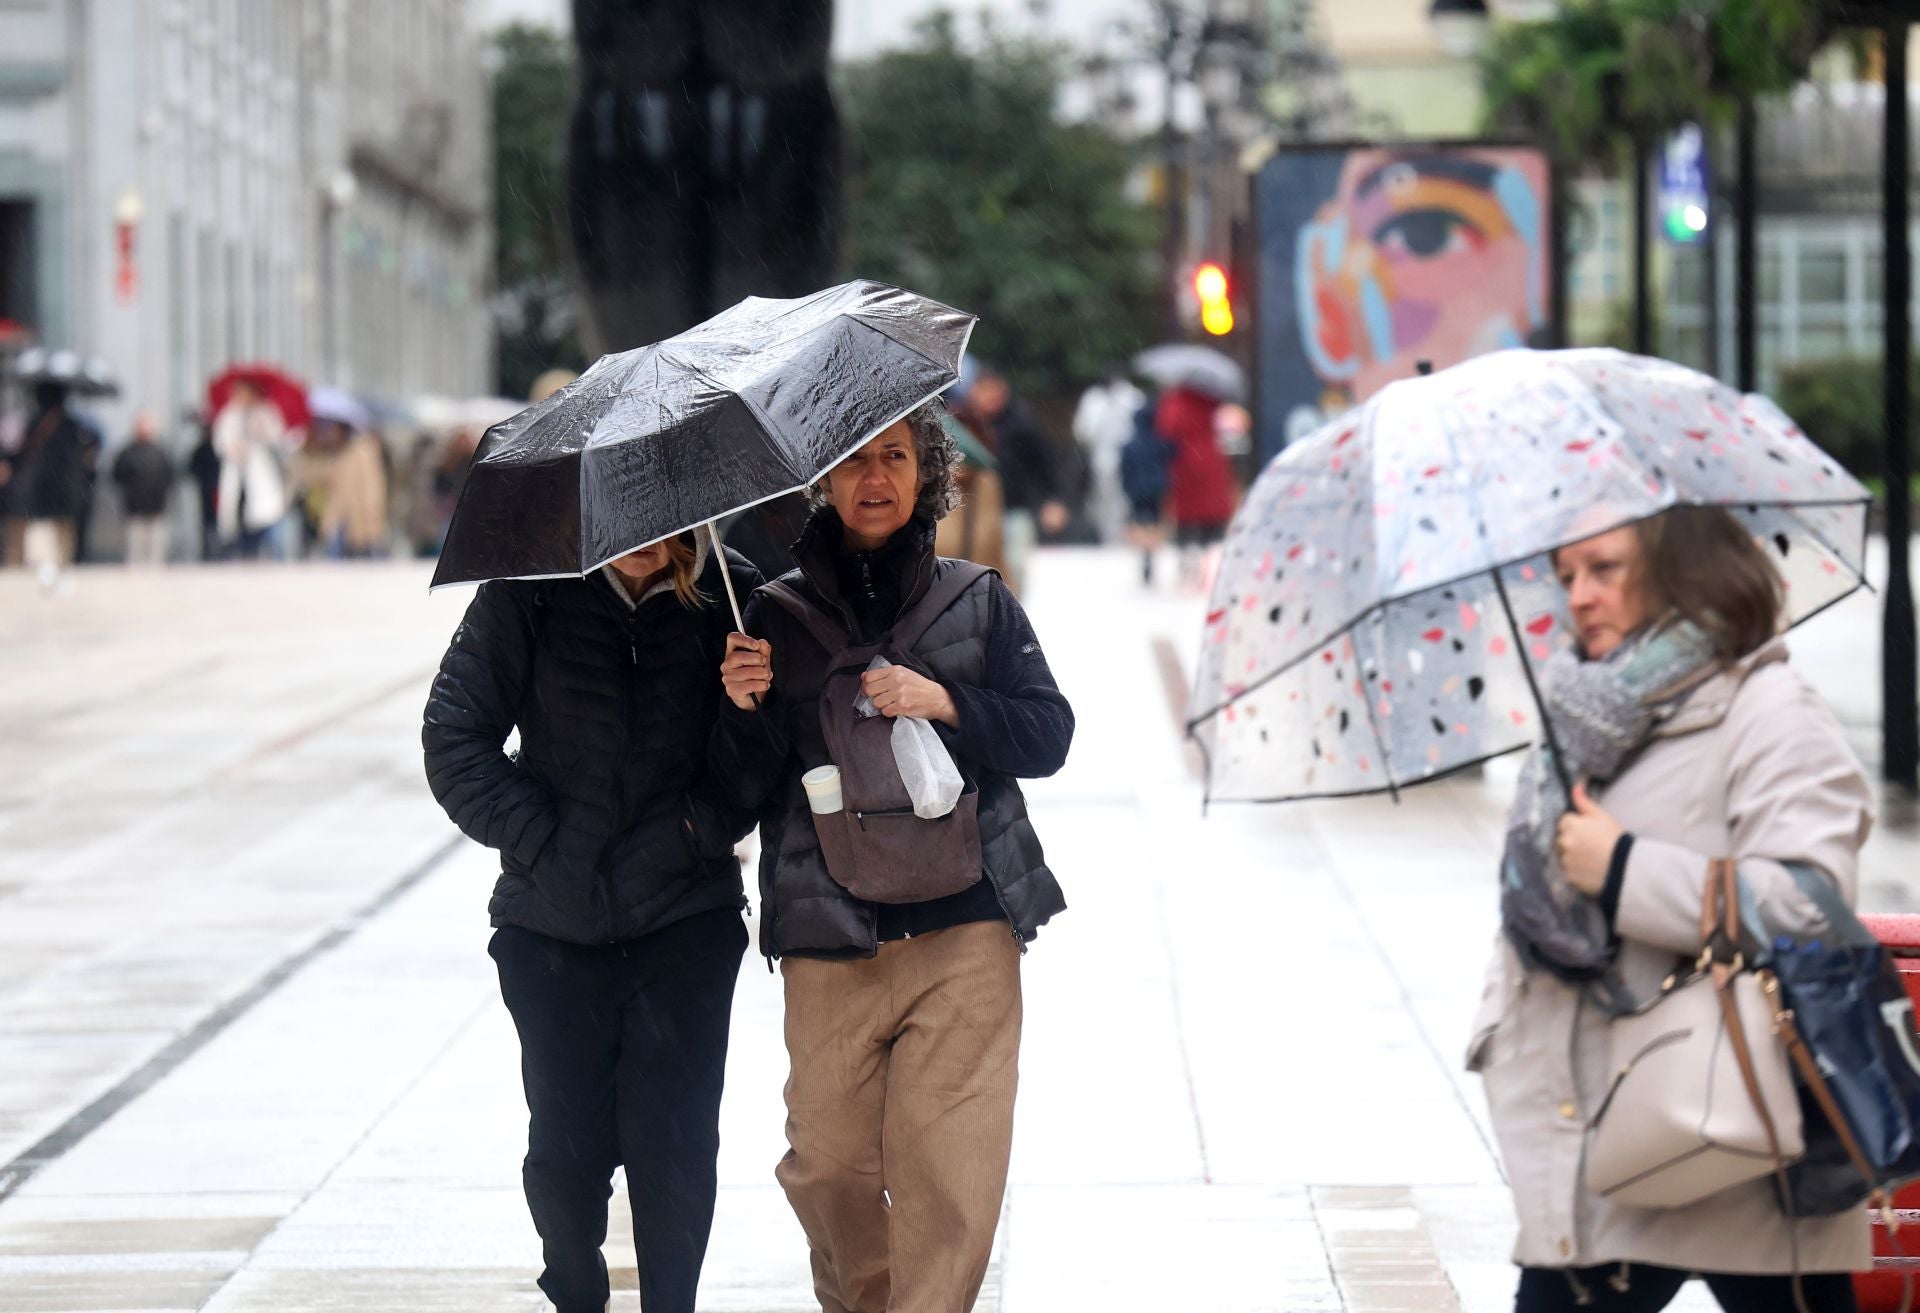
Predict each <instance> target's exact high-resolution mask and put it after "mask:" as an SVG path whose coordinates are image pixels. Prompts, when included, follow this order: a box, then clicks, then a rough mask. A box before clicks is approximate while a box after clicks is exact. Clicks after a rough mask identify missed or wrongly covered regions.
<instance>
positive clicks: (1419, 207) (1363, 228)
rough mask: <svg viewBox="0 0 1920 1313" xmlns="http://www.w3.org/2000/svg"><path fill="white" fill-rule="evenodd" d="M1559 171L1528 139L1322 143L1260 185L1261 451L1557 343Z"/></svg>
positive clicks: (1279, 160) (1286, 161) (1267, 172)
mask: <svg viewBox="0 0 1920 1313" xmlns="http://www.w3.org/2000/svg"><path fill="white" fill-rule="evenodd" d="M1551 195H1552V193H1551V185H1550V173H1549V167H1548V164H1547V161H1546V158H1545V156H1544V155H1543V154H1542V153H1541V152H1540V151H1538V150H1535V149H1532V148H1529V147H1516V146H1492V145H1474V144H1471V143H1466V144H1458V145H1415V146H1398V147H1392V148H1380V147H1372V146H1313V147H1304V148H1299V149H1287V150H1284V151H1282V152H1281V153H1279V154H1278V155H1276V156H1275V157H1274V158H1273V159H1272V160H1270V161H1269V162H1268V163H1267V165H1266V167H1265V168H1264V169H1262V170H1261V173H1260V176H1259V179H1258V181H1257V183H1256V202H1255V204H1256V211H1257V223H1258V228H1259V234H1260V261H1259V264H1260V269H1259V288H1260V290H1259V297H1260V314H1259V316H1258V320H1257V322H1258V325H1259V328H1258V332H1259V335H1260V341H1259V375H1260V395H1259V400H1260V415H1259V429H1260V441H1261V447H1262V451H1263V452H1264V453H1265V454H1267V455H1269V456H1270V455H1272V454H1273V453H1274V452H1276V451H1278V450H1279V449H1280V448H1281V447H1282V446H1284V445H1285V444H1286V443H1288V442H1291V441H1294V440H1295V439H1297V438H1300V437H1303V436H1305V435H1306V434H1307V433H1310V432H1312V431H1313V430H1314V429H1315V428H1317V427H1318V426H1319V425H1320V424H1321V423H1322V422H1324V421H1325V420H1327V419H1330V418H1333V417H1335V416H1337V415H1339V414H1341V413H1342V412H1344V411H1346V410H1347V409H1349V408H1350V407H1352V406H1355V405H1358V404H1360V403H1361V402H1364V401H1366V400H1367V399H1368V398H1370V397H1372V396H1373V395H1374V393H1376V392H1378V391H1379V390H1380V389H1381V388H1382V387H1384V386H1385V385H1386V384H1388V383H1390V382H1392V381H1394V380H1395V379H1400V378H1410V377H1412V376H1413V375H1414V374H1416V373H1417V372H1418V368H1419V365H1420V362H1422V361H1426V362H1430V363H1431V364H1432V366H1433V368H1435V369H1445V368H1447V367H1448V366H1450V365H1455V364H1458V363H1459V362H1460V361H1462V360H1465V359H1467V358H1469V357H1471V356H1476V355H1480V354H1483V353H1485V352H1488V351H1498V350H1502V349H1504V348H1507V347H1516V346H1545V345H1550V341H1549V339H1550V337H1551V335H1552V332H1553V324H1554V318H1555V306H1554V304H1553V280H1552V278H1551V276H1550V264H1549V261H1550V260H1551V257H1552V245H1553V243H1552V234H1553V221H1554V216H1553V213H1552V200H1551Z"/></svg>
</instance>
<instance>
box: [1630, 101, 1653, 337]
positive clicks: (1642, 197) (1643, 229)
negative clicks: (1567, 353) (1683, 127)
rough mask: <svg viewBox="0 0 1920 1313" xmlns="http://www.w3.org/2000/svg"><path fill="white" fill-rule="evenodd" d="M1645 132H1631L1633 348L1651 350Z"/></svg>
mask: <svg viewBox="0 0 1920 1313" xmlns="http://www.w3.org/2000/svg"><path fill="white" fill-rule="evenodd" d="M1649 172H1650V168H1649V161H1648V159H1647V134H1646V133H1645V132H1643V131H1642V132H1635V133H1634V134H1633V349H1634V351H1635V353H1636V354H1638V355H1643V356H1645V355H1651V354H1652V353H1653V304H1652V296H1651V293H1650V290H1649V288H1650V279H1651V276H1652V270H1651V268H1649V266H1650V265H1651V264H1652V255H1653V251H1652V245H1653V244H1652V241H1651V240H1650V239H1651V237H1652V234H1651V233H1649V232H1648V231H1647V210H1648V208H1649V198H1648V196H1647V174H1648V173H1649Z"/></svg>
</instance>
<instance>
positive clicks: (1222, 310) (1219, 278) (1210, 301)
mask: <svg viewBox="0 0 1920 1313" xmlns="http://www.w3.org/2000/svg"><path fill="white" fill-rule="evenodd" d="M1193 293H1194V295H1195V296H1197V297H1199V298H1200V326H1201V327H1202V328H1204V329H1206V330H1207V332H1209V333H1211V334H1213V336H1215V337H1225V336H1226V335H1227V334H1228V333H1231V332H1232V331H1233V304H1232V302H1231V301H1229V300H1228V298H1227V271H1226V270H1225V269H1223V268H1221V267H1220V266H1219V265H1217V264H1215V263H1214V262H1213V261H1211V260H1208V261H1207V262H1206V263H1205V264H1202V265H1201V266H1200V267H1199V268H1197V269H1195V270H1194V271H1193Z"/></svg>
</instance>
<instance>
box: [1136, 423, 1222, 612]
mask: <svg viewBox="0 0 1920 1313" xmlns="http://www.w3.org/2000/svg"><path fill="white" fill-rule="evenodd" d="M1218 406H1219V403H1218V402H1216V401H1215V400H1214V399H1213V398H1212V397H1210V396H1207V395H1206V394H1205V393H1203V392H1200V391H1197V390H1195V389H1193V388H1188V387H1176V388H1168V389H1167V390H1166V391H1165V392H1163V393H1161V395H1160V409H1159V411H1158V413H1157V414H1156V415H1155V416H1154V427H1155V428H1156V429H1158V430H1159V432H1160V436H1161V437H1163V438H1165V439H1166V440H1167V441H1168V442H1171V443H1172V444H1173V469H1172V481H1171V488H1170V496H1169V497H1168V502H1169V505H1170V508H1171V510H1172V512H1173V540H1174V542H1175V544H1176V545H1178V546H1179V547H1180V549H1181V574H1182V575H1183V576H1184V577H1186V578H1189V579H1191V578H1192V577H1193V573H1194V567H1195V566H1196V565H1197V563H1198V561H1199V559H1200V558H1201V557H1203V556H1204V555H1205V549H1206V548H1208V547H1210V546H1212V545H1213V544H1214V543H1217V542H1219V541H1220V540H1221V539H1222V538H1224V537H1225V536H1226V532H1227V522H1228V521H1229V520H1231V519H1232V518H1233V508H1234V498H1235V493H1234V484H1233V467H1232V466H1231V465H1229V464H1228V462H1227V457H1226V453H1224V452H1222V451H1221V450H1220V444H1219V442H1218V441H1217V440H1216V439H1215V437H1214V431H1213V412H1214V411H1215V410H1216V409H1217V408H1218Z"/></svg>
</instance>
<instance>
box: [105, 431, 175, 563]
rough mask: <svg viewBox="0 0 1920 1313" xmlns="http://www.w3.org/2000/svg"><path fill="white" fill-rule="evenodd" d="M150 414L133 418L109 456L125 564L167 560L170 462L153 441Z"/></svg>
mask: <svg viewBox="0 0 1920 1313" xmlns="http://www.w3.org/2000/svg"><path fill="white" fill-rule="evenodd" d="M153 432H154V426H153V416H152V415H151V414H149V413H148V412H147V411H144V410H143V411H141V412H140V413H139V414H137V415H135V416H134V417H133V435H132V436H131V437H130V438H128V439H127V445H126V446H124V447H122V448H121V449H120V454H119V455H117V456H115V457H114V458H113V470H112V475H113V482H114V486H115V487H117V488H118V489H119V490H120V504H121V509H122V512H123V515H124V519H125V523H126V530H127V564H128V565H133V566H159V565H165V564H166V563H167V537H168V529H167V502H168V500H169V499H170V497H171V495H172V492H173V478H174V473H173V462H172V461H171V460H170V459H168V457H167V453H166V452H164V451H162V450H160V447H159V445H158V444H157V443H155V442H154V440H153Z"/></svg>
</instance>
